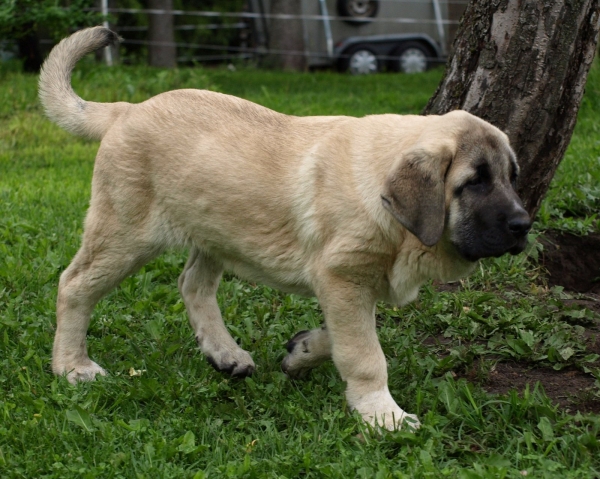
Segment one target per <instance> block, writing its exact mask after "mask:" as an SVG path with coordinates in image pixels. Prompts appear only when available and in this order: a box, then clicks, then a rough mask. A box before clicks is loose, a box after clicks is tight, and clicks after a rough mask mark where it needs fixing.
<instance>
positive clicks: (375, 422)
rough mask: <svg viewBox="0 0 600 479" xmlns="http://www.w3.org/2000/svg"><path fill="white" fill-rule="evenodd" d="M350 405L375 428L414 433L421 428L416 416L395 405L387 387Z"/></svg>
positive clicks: (368, 394)
mask: <svg viewBox="0 0 600 479" xmlns="http://www.w3.org/2000/svg"><path fill="white" fill-rule="evenodd" d="M350 405H351V408H352V409H353V410H355V411H357V412H358V413H360V415H361V416H362V418H363V420H364V421H365V422H367V423H369V424H370V425H372V426H373V427H376V428H377V427H380V428H383V429H387V430H389V431H397V430H400V429H402V430H409V431H416V430H417V429H419V428H420V427H421V423H420V422H419V419H418V418H417V416H416V415H414V414H408V413H407V412H405V411H403V410H402V408H401V407H400V406H398V405H397V404H396V402H395V401H394V399H393V398H392V396H391V395H390V393H389V391H388V390H387V387H386V388H385V390H382V391H373V392H370V393H367V394H365V395H363V396H361V397H360V398H358V399H356V400H355V401H352V402H351V404H350Z"/></svg>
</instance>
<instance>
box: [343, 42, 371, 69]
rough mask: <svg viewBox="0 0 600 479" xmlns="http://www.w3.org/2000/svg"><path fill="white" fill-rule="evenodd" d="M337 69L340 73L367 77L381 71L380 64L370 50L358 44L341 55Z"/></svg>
mask: <svg viewBox="0 0 600 479" xmlns="http://www.w3.org/2000/svg"><path fill="white" fill-rule="evenodd" d="M339 67H340V70H341V71H349V72H350V73H352V74H353V75H369V74H371V73H378V72H379V71H380V70H381V63H380V61H379V59H378V58H377V55H376V54H375V52H374V51H373V50H372V49H371V48H369V47H368V46H367V45H364V44H359V45H355V46H353V47H352V48H349V49H348V50H346V51H345V52H344V53H343V54H342V55H341V57H340V61H339Z"/></svg>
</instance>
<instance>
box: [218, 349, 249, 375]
mask: <svg viewBox="0 0 600 479" xmlns="http://www.w3.org/2000/svg"><path fill="white" fill-rule="evenodd" d="M206 359H207V361H208V362H209V364H210V365H211V366H212V367H213V368H215V369H216V370H217V371H219V372H221V373H227V374H230V375H231V376H232V377H235V378H245V377H248V376H252V373H254V370H255V369H256V366H255V364H254V361H253V360H252V357H251V356H250V354H249V353H248V352H247V351H244V350H243V349H239V350H237V351H234V352H231V351H223V352H219V353H217V354H207V355H206Z"/></svg>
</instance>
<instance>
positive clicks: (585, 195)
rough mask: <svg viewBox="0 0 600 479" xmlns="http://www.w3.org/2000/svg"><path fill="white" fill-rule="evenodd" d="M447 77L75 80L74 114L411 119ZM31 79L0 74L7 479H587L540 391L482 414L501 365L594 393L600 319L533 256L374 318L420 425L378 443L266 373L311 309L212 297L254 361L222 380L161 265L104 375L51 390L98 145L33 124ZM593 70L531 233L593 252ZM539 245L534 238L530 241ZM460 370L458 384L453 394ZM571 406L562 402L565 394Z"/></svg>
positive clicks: (111, 316) (120, 315)
mask: <svg viewBox="0 0 600 479" xmlns="http://www.w3.org/2000/svg"><path fill="white" fill-rule="evenodd" d="M440 77H441V71H440V70H434V71H431V72H428V73H426V74H419V75H412V76H407V75H395V74H382V75H378V76H373V77H351V76H348V75H340V74H335V73H314V74H291V73H276V72H260V71H255V70H239V71H237V72H230V71H228V70H225V69H222V70H221V69H219V70H204V69H180V70H175V71H161V70H156V69H150V68H145V67H127V68H126V67H119V68H114V69H108V68H106V67H104V66H95V65H93V64H91V63H85V62H84V64H83V65H81V67H79V68H78V70H77V71H76V72H75V74H74V77H73V83H74V85H75V88H76V90H77V91H78V93H79V94H80V95H81V96H82V97H83V98H85V99H89V100H96V101H116V100H125V101H133V102H137V101H141V100H144V99H145V98H148V97H149V96H151V95H154V94H156V93H159V92H162V91H165V90H169V89H174V88H189V87H193V88H210V89H213V90H217V91H221V92H224V93H229V94H233V95H238V96H241V97H244V98H247V99H249V100H252V101H255V102H258V103H260V104H262V105H265V106H267V107H270V108H273V109H276V110H278V111H281V112H284V113H289V114H297V115H318V114H327V115H331V114H345V115H355V116H361V115H365V114H373V113H390V112H391V113H419V112H420V111H421V109H422V108H423V106H424V105H425V103H426V102H427V100H428V98H429V96H430V95H431V94H432V93H433V91H434V90H435V87H436V86H437V83H438V81H439V79H440ZM36 83H37V77H35V76H26V75H22V74H20V73H19V72H18V70H17V68H16V67H15V65H11V64H0V476H1V477H11V478H12V477H23V478H38V477H57V478H64V477H78V478H79V477H84V478H87V477H102V478H112V477H115V478H116V477H140V478H141V477H147V478H162V477H177V478H179V477H190V478H191V477H197V478H200V477H261V478H262V477H268V478H271V477H273V478H275V477H277V478H284V477H287V478H295V477H340V478H353V477H365V478H387V477H407V478H408V477H433V478H437V477H460V478H479V477H493V478H503V477H506V478H510V477H523V476H524V474H525V473H524V472H522V471H527V472H526V474H527V477H548V478H555V477H556V478H559V477H560V478H564V477H581V478H587V477H589V478H592V477H599V476H600V442H599V441H598V434H599V430H600V417H599V416H598V415H594V414H585V413H579V412H577V404H576V403H574V405H573V406H572V407H571V408H570V409H569V410H566V409H565V408H558V407H557V406H555V405H553V403H552V402H551V401H550V399H549V398H548V397H547V396H546V394H545V392H544V391H543V389H542V388H540V387H538V386H533V385H532V387H531V388H530V389H527V390H526V391H525V392H523V393H522V394H520V395H517V394H516V393H514V392H511V393H509V394H508V395H504V396H496V395H490V394H487V393H486V392H485V390H484V388H483V386H484V385H485V378H486V375H488V374H490V371H492V370H493V369H494V367H495V365H496V363H497V362H498V361H506V360H514V361H518V362H521V363H527V364H530V365H536V364H539V365H544V366H549V367H553V368H555V369H556V370H561V369H565V368H573V370H578V371H585V372H586V373H587V374H588V375H589V376H590V377H595V378H596V386H595V387H593V388H591V389H590V390H588V391H587V392H586V394H587V395H588V397H589V398H594V397H596V398H598V397H600V392H599V388H600V381H599V379H600V370H599V369H598V361H597V360H598V356H597V355H595V354H593V353H592V352H591V351H590V350H589V347H588V346H587V345H586V344H587V343H586V341H585V336H586V330H587V329H589V328H590V327H591V326H592V325H593V324H594V322H595V321H597V319H598V318H597V317H595V316H594V314H593V313H592V312H591V311H589V310H587V309H582V308H581V307H578V306H576V305H574V303H572V302H568V301H567V300H568V299H569V298H570V296H569V295H567V294H566V293H565V292H564V291H561V288H546V287H544V286H543V278H542V273H541V268H540V266H539V265H538V264H537V263H536V258H537V254H538V251H539V245H538V246H534V247H532V248H531V249H530V251H529V253H528V254H527V255H520V256H518V257H505V258H501V259H499V260H486V261H484V262H482V264H481V267H480V268H479V269H478V271H477V272H476V273H475V274H474V275H473V276H472V277H470V278H469V279H467V280H465V281H463V282H462V283H461V288H460V289H459V290H457V291H442V292H438V291H436V288H435V287H433V286H431V285H429V286H426V287H424V288H423V290H422V292H421V294H420V297H419V300H418V301H417V302H416V303H414V304H412V305H410V306H407V307H405V308H403V309H401V310H397V309H395V308H394V309H391V308H387V307H386V306H385V305H381V308H380V314H379V320H380V324H381V327H380V329H379V332H380V338H381V342H382V346H383V349H384V351H385V353H386V355H387V357H388V364H389V375H390V390H391V392H392V395H393V396H394V397H395V399H396V400H397V402H398V403H399V404H400V406H401V407H403V408H404V409H405V410H407V411H408V412H411V413H416V414H418V415H419V417H420V419H421V420H422V422H423V427H422V429H421V430H420V431H419V432H417V433H416V434H410V433H405V432H386V433H383V434H381V435H371V434H369V433H368V431H366V430H365V426H363V424H362V423H361V422H360V421H359V420H358V419H357V417H356V416H354V415H352V414H349V413H348V411H347V408H346V405H345V402H344V395H343V391H344V385H343V383H342V382H341V380H340V379H339V377H338V374H337V372H336V370H335V368H334V367H333V365H332V364H327V365H324V366H322V367H320V368H318V369H317V370H315V371H314V372H313V373H312V374H311V376H310V378H309V379H308V380H306V381H291V380H289V379H287V378H286V377H285V375H284V374H283V373H282V372H281V370H280V366H279V365H280V362H281V359H282V358H283V357H284V355H285V349H284V344H285V342H286V341H287V340H288V339H289V338H290V337H291V336H292V335H293V334H294V333H295V332H297V331H299V330H301V329H308V328H311V327H316V326H317V325H319V324H320V322H321V320H322V318H321V312H320V309H319V307H318V304H317V303H316V301H315V300H313V299H306V298H301V297H297V296H293V295H284V294H282V293H280V292H278V291H275V290H272V289H269V288H266V287H263V286H260V285H253V284H249V283H245V282H242V281H239V280H237V279H235V278H233V277H227V278H226V280H224V281H223V282H222V285H221V288H220V289H219V293H218V299H219V303H220V305H221V308H222V311H223V316H224V318H225V319H226V323H227V324H228V327H229V328H230V330H231V332H232V334H233V335H234V336H235V337H236V338H239V341H240V343H241V345H242V347H243V348H245V349H248V350H250V351H251V352H252V354H253V357H254V360H255V362H256V364H257V366H258V370H257V372H256V373H255V375H254V376H253V377H252V378H251V379H245V380H241V381H240V380H230V379H228V378H227V377H225V376H222V375H221V374H219V373H217V372H215V371H214V370H213V369H212V368H211V367H210V366H209V365H208V363H207V362H206V360H205V359H204V358H203V357H202V356H201V354H200V353H199V352H198V351H197V349H196V347H195V343H194V339H193V335H192V332H191V329H190V327H189V325H188V321H187V317H186V313H185V307H184V305H183V302H182V300H181V298H180V296H179V293H178V291H177V286H176V282H177V277H178V275H179V273H180V271H181V269H182V267H183V264H184V262H185V255H184V254H182V253H181V252H170V253H167V254H165V255H163V256H161V257H160V258H159V259H158V260H156V261H154V262H152V263H151V264H149V265H147V266H146V267H145V268H144V269H143V270H142V271H140V272H139V273H138V274H136V275H135V276H133V277H131V278H129V279H127V280H126V281H124V282H123V284H122V286H121V287H120V288H119V289H118V290H116V291H115V292H113V293H112V294H111V295H110V296H109V297H107V298H106V299H105V300H103V301H102V302H101V303H100V304H99V305H98V307H97V308H96V310H95V312H94V316H93V320H92V325H91V327H90V331H89V349H90V355H91V357H92V358H93V359H95V360H96V361H97V362H98V363H99V364H101V365H102V366H104V367H106V368H107V369H108V370H109V371H110V373H111V374H110V375H109V376H107V377H103V378H99V379H98V380H97V381H96V382H93V383H87V384H79V385H77V386H71V385H69V384H68V383H67V381H66V380H65V379H64V378H56V377H54V376H53V375H52V374H51V372H50V355H51V348H52V337H53V328H54V314H55V313H54V310H55V307H54V303H55V300H56V288H57V283H58V278H59V275H60V273H61V271H63V270H64V268H65V267H66V266H67V265H68V264H69V262H70V259H71V258H72V256H73V255H74V254H75V252H76V251H77V248H78V245H79V239H80V235H81V232H82V220H83V217H84V214H85V210H86V206H87V203H88V200H89V194H90V179H91V174H92V167H93V161H94V155H95V151H96V149H97V147H98V144H97V143H94V142H88V141H84V140H81V139H78V138H75V137H73V136H70V135H69V134H67V133H65V132H64V131H62V130H60V129H59V128H58V127H56V126H55V125H53V124H51V123H50V122H49V121H47V120H46V119H44V117H43V116H42V112H41V108H40V106H39V104H38V103H37V98H36V97H37V92H36ZM598 111H600V67H599V66H598V65H596V66H595V67H594V69H593V71H592V74H591V77H590V81H589V83H588V87H587V91H586V97H585V100H584V103H583V106H582V110H581V113H580V120H579V123H578V126H577V130H576V133H575V135H574V137H573V141H572V145H571V147H570V149H569V151H568V153H567V155H566V158H565V160H564V162H563V163H562V164H561V167H560V169H559V171H558V173H557V175H556V178H555V181H554V183H553V188H552V189H551V191H550V193H549V196H548V200H547V201H546V202H545V204H544V207H543V210H542V212H541V214H540V217H539V222H538V223H537V225H536V226H537V228H536V233H537V232H539V231H542V230H544V229H545V228H549V227H560V228H563V229H569V230H574V231H578V232H586V231H590V230H592V229H593V228H594V227H597V223H595V222H594V217H593V214H594V212H595V211H598V209H599V208H600V186H599V185H600V164H599V157H600V134H599V133H600V132H599V128H600V127H599V126H598V123H599V122H598V121H597V112H598ZM536 233H534V234H533V235H532V236H535V235H536ZM473 370H475V372H476V374H475V375H471V376H469V377H470V378H471V379H472V380H471V381H467V380H465V379H459V378H460V377H461V376H464V373H465V371H473ZM570 392H572V393H573V394H576V393H577V391H566V392H565V393H566V394H568V393H570Z"/></svg>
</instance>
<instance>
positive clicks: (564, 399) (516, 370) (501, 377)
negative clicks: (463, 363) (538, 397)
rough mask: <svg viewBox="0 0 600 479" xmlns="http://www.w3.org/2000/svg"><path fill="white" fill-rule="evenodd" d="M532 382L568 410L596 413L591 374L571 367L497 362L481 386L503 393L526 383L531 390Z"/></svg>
mask: <svg viewBox="0 0 600 479" xmlns="http://www.w3.org/2000/svg"><path fill="white" fill-rule="evenodd" d="M468 376H469V373H467V378H468ZM536 382H539V383H540V384H541V385H542V387H543V388H544V391H545V392H546V395H547V396H548V397H549V398H550V399H551V400H552V401H553V402H554V403H555V404H558V405H559V406H561V407H562V408H564V409H566V410H567V411H568V412H572V413H575V412H576V411H580V412H589V413H594V414H598V413H600V399H599V398H597V397H594V396H593V391H594V378H593V377H592V376H590V375H589V374H585V373H584V372H582V371H579V370H577V369H574V368H566V369H562V370H560V371H555V370H554V369H552V368H539V367H536V368H532V367H531V366H528V365H526V364H521V363H510V362H509V363H498V364H496V366H495V368H494V369H493V370H492V371H490V373H489V375H488V378H487V380H486V381H485V384H482V387H483V388H484V389H485V390H486V391H487V392H489V393H495V394H507V393H508V392H509V391H511V390H513V389H514V390H516V391H518V392H519V393H522V392H523V391H524V390H525V387H526V386H527V385H529V390H530V391H532V390H533V387H534V385H535V383H536Z"/></svg>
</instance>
